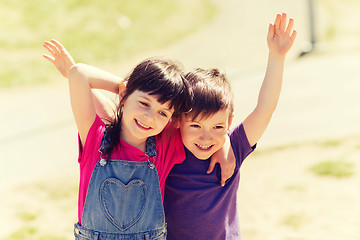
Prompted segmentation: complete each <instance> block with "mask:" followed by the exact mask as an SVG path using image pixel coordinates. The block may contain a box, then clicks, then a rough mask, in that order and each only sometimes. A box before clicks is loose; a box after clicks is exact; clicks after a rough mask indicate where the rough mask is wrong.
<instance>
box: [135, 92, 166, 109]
mask: <svg viewBox="0 0 360 240" xmlns="http://www.w3.org/2000/svg"><path fill="white" fill-rule="evenodd" d="M139 97H141V98H144V99H146V100H147V101H149V102H153V101H154V100H152V99H150V98H149V97H147V96H141V95H140V96H139ZM155 101H157V100H155ZM157 102H158V101H157ZM164 109H165V110H166V111H169V112H170V113H171V109H170V108H169V107H164Z"/></svg>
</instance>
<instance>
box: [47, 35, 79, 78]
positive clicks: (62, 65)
mask: <svg viewBox="0 0 360 240" xmlns="http://www.w3.org/2000/svg"><path fill="white" fill-rule="evenodd" d="M43 46H44V48H46V50H48V51H49V52H50V54H51V55H52V56H49V55H46V54H43V57H44V58H46V59H47V60H49V61H50V62H52V63H53V64H54V65H55V67H56V68H57V70H58V71H59V72H60V73H61V74H62V75H63V76H64V77H65V78H68V76H69V70H70V68H71V66H72V65H74V64H75V61H74V59H73V58H72V56H71V55H70V53H69V52H68V51H67V50H66V49H65V48H64V46H63V45H61V43H59V42H58V41H56V40H54V39H52V40H51V41H50V42H49V41H45V42H44V44H43Z"/></svg>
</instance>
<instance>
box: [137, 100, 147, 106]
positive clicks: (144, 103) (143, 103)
mask: <svg viewBox="0 0 360 240" xmlns="http://www.w3.org/2000/svg"><path fill="white" fill-rule="evenodd" d="M139 103H140V104H141V105H143V106H144V107H148V106H149V104H147V103H146V102H142V101H139Z"/></svg>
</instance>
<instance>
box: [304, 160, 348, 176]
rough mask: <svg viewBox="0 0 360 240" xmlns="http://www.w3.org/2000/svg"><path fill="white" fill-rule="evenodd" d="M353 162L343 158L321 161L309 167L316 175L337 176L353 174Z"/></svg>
mask: <svg viewBox="0 0 360 240" xmlns="http://www.w3.org/2000/svg"><path fill="white" fill-rule="evenodd" d="M354 167H355V166H354V164H353V163H350V162H345V161H343V160H335V161H323V162H320V163H318V164H316V165H314V166H312V167H311V168H310V171H312V172H313V173H314V174H316V175H318V176H332V177H337V178H344V177H351V176H352V175H354V173H355V172H354Z"/></svg>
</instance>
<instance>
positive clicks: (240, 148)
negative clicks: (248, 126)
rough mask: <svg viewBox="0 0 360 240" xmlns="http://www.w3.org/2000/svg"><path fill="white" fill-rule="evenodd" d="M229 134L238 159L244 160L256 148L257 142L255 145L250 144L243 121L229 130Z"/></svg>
mask: <svg viewBox="0 0 360 240" xmlns="http://www.w3.org/2000/svg"><path fill="white" fill-rule="evenodd" d="M228 135H229V137H230V142H231V147H232V148H233V151H234V154H235V158H236V159H237V161H240V162H242V161H243V160H244V159H245V158H246V157H247V156H248V155H249V154H250V153H252V152H253V151H254V150H255V148H256V144H255V145H254V146H250V143H249V140H248V138H247V136H246V132H245V129H244V126H243V124H242V123H240V124H238V125H237V126H235V127H234V128H233V129H231V130H230V131H229V132H228Z"/></svg>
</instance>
